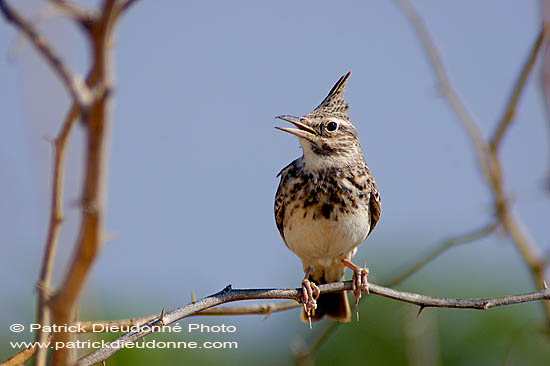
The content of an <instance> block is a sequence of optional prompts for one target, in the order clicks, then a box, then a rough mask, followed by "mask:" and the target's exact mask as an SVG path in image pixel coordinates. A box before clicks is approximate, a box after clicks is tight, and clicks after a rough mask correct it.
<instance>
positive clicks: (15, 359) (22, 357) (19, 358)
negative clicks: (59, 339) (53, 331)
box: [0, 336, 52, 366]
mask: <svg viewBox="0 0 550 366" xmlns="http://www.w3.org/2000/svg"><path fill="white" fill-rule="evenodd" d="M51 339H52V337H51V336H50V337H46V339H45V342H44V343H47V342H49V341H51ZM37 349H40V347H38V344H37V343H36V342H35V343H34V344H32V345H30V346H28V347H26V348H24V349H22V350H21V351H19V352H17V353H16V354H14V355H12V356H11V357H10V358H8V359H7V360H5V361H2V362H0V366H21V365H23V363H24V362H25V361H27V360H29V359H30V358H31V357H32V356H33V355H34V354H35V352H36V351H37Z"/></svg>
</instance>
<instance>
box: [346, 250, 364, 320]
mask: <svg viewBox="0 0 550 366" xmlns="http://www.w3.org/2000/svg"><path fill="white" fill-rule="evenodd" d="M342 263H344V265H345V266H346V267H348V268H349V269H351V270H352V271H353V278H352V283H353V296H354V297H355V316H356V318H357V321H359V309H358V305H359V299H361V291H365V293H366V294H367V295H368V294H369V287H368V282H367V275H368V274H369V269H368V268H367V267H359V266H358V265H356V264H353V263H352V262H351V261H349V260H347V259H342Z"/></svg>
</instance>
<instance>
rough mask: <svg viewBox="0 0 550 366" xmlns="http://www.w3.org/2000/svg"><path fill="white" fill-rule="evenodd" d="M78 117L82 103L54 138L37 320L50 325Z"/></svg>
mask: <svg viewBox="0 0 550 366" xmlns="http://www.w3.org/2000/svg"><path fill="white" fill-rule="evenodd" d="M77 117H78V107H77V105H76V103H75V104H74V105H73V106H72V107H71V109H70V110H69V112H68V113H67V116H66V118H65V121H64V122H63V125H62V127H61V130H60V131H59V133H58V135H57V137H56V138H55V140H54V141H52V147H53V163H52V165H53V172H52V199H51V203H50V224H49V227H48V235H47V238H46V245H45V247H44V256H43V259H42V267H41V269H40V276H39V279H38V283H37V288H38V304H37V317H36V318H37V323H38V324H42V325H43V326H48V325H50V323H51V319H50V318H51V316H50V309H49V308H48V302H49V300H50V294H51V277H52V271H53V264H54V259H55V250H56V247H57V241H58V237H59V230H60V229H61V223H62V222H63V216H64V215H63V179H64V175H65V147H66V143H67V139H68V137H69V133H70V131H71V128H72V126H73V125H74V122H75V121H76V118H77ZM42 329H43V328H42V327H41V328H40V329H39V330H38V331H37V333H36V338H35V341H36V342H39V343H43V342H45V340H46V338H47V337H48V333H47V332H45V331H43V330H42ZM46 353H47V349H45V348H41V349H39V350H38V352H37V356H36V361H35V365H37V366H41V365H45V364H46Z"/></svg>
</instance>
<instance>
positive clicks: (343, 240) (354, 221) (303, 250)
mask: <svg viewBox="0 0 550 366" xmlns="http://www.w3.org/2000/svg"><path fill="white" fill-rule="evenodd" d="M289 216H290V215H289ZM287 219H288V225H285V229H284V237H285V241H286V243H287V245H288V247H289V248H290V250H292V251H293V252H294V253H295V254H296V255H297V256H298V257H300V259H301V260H302V261H303V262H305V263H311V264H313V263H319V264H321V263H327V264H328V263H329V262H332V261H333V260H334V259H336V258H337V257H338V256H340V255H343V254H345V253H348V252H350V251H351V250H353V249H354V248H355V247H357V245H359V243H361V242H362V241H363V240H365V238H366V237H367V235H368V233H369V229H370V219H369V216H368V213H367V211H366V210H358V211H356V212H355V213H350V214H347V215H343V214H341V215H339V217H338V221H335V220H334V219H326V218H324V217H322V216H320V217H316V219H313V215H312V214H311V212H310V213H309V214H308V215H307V216H306V217H304V210H303V208H299V209H296V211H295V212H294V213H293V215H291V216H290V217H288V218H287Z"/></svg>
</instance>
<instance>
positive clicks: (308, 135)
mask: <svg viewBox="0 0 550 366" xmlns="http://www.w3.org/2000/svg"><path fill="white" fill-rule="evenodd" d="M275 118H278V119H282V120H283V121H287V122H290V123H292V124H293V125H294V126H296V127H298V128H290V127H275V128H276V129H278V130H281V131H285V132H288V133H291V134H293V135H294V136H297V137H301V138H304V139H306V140H311V139H312V138H313V137H315V136H317V132H316V131H315V130H314V129H313V128H311V127H309V126H307V125H305V124H303V123H302V122H301V121H300V118H298V117H293V116H286V115H284V116H277V117H275Z"/></svg>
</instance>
